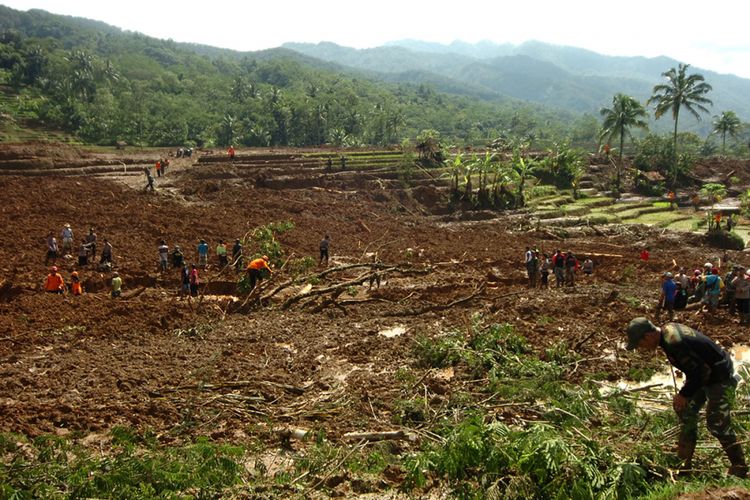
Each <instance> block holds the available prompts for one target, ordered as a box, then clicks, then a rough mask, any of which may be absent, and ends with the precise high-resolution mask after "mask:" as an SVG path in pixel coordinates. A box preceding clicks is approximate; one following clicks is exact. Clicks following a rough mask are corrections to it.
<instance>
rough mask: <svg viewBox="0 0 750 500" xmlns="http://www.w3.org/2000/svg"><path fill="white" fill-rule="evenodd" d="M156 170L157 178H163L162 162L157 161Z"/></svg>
mask: <svg viewBox="0 0 750 500" xmlns="http://www.w3.org/2000/svg"><path fill="white" fill-rule="evenodd" d="M155 168H156V176H157V177H161V161H160V160H157V161H156V166H155Z"/></svg>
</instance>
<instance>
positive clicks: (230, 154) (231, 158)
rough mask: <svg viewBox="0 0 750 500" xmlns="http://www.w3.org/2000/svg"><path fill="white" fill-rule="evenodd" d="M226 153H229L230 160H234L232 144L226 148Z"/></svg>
mask: <svg viewBox="0 0 750 500" xmlns="http://www.w3.org/2000/svg"><path fill="white" fill-rule="evenodd" d="M227 154H228V155H229V159H230V160H234V146H229V149H227Z"/></svg>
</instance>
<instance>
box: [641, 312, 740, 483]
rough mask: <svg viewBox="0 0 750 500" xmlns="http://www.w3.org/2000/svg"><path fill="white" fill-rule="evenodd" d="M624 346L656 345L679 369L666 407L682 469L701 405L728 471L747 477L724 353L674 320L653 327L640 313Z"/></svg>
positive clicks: (733, 382) (695, 436) (645, 349)
mask: <svg viewBox="0 0 750 500" xmlns="http://www.w3.org/2000/svg"><path fill="white" fill-rule="evenodd" d="M627 333H628V345H627V349H628V350H633V349H635V348H638V350H639V351H643V352H651V353H653V352H654V351H655V350H656V348H657V346H658V347H661V349H662V350H663V351H664V353H665V354H666V355H667V359H668V360H669V362H670V363H671V364H672V365H673V366H674V367H675V368H677V369H679V370H681V371H682V372H683V373H684V374H685V385H683V386H682V389H680V391H679V392H678V393H677V394H675V396H674V399H673V401H672V406H673V407H674V410H675V412H676V413H677V416H678V418H679V420H680V440H679V442H678V444H677V446H678V448H677V456H678V457H679V458H680V460H681V461H682V466H683V467H684V468H685V469H691V468H692V459H693V452H694V451H695V444H696V441H697V439H698V412H699V411H700V409H701V408H702V407H703V405H704V404H706V401H708V405H707V406H706V423H707V426H708V430H709V431H710V432H711V434H712V435H713V436H714V437H716V438H717V439H718V440H719V442H720V443H721V446H722V448H723V449H724V452H725V453H726V454H727V458H729V462H730V463H731V464H732V465H731V467H730V468H729V474H732V475H734V476H738V477H746V476H747V465H746V464H745V455H744V454H743V452H742V445H741V444H740V443H738V442H737V436H736V435H735V433H734V430H733V429H732V420H731V411H730V410H731V400H732V399H733V396H734V389H735V387H736V385H737V380H736V379H735V377H734V366H733V365H732V359H731V358H730V357H729V354H728V353H727V352H726V351H725V350H724V349H722V348H721V347H720V346H719V345H717V344H716V343H715V342H714V341H713V340H711V339H710V338H708V337H706V336H705V335H703V334H702V333H701V332H699V331H698V330H694V329H693V328H690V327H688V326H685V325H681V324H679V323H667V324H665V325H664V326H663V327H661V328H659V327H657V326H655V325H654V324H653V323H651V322H650V321H649V320H647V319H646V318H635V319H634V320H632V321H631V322H630V325H628V329H627Z"/></svg>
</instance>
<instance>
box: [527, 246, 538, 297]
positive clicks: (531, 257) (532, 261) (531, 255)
mask: <svg viewBox="0 0 750 500" xmlns="http://www.w3.org/2000/svg"><path fill="white" fill-rule="evenodd" d="M538 266H539V259H537V256H536V253H535V252H534V251H532V250H529V248H528V247H526V275H527V276H528V278H529V288H536V273H537V267H538Z"/></svg>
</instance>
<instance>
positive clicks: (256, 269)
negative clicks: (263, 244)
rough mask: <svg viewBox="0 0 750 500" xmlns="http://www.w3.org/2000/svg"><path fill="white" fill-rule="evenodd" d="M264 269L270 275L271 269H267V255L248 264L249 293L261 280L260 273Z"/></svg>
mask: <svg viewBox="0 0 750 500" xmlns="http://www.w3.org/2000/svg"><path fill="white" fill-rule="evenodd" d="M264 269H267V270H268V273H269V274H270V273H271V268H270V267H268V255H264V256H263V257H261V258H260V259H255V260H253V261H251V262H250V264H248V266H247V275H248V276H249V277H250V291H252V290H253V289H255V285H256V284H257V283H258V282H259V281H260V280H262V279H263V275H262V273H261V271H263V270H264Z"/></svg>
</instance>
